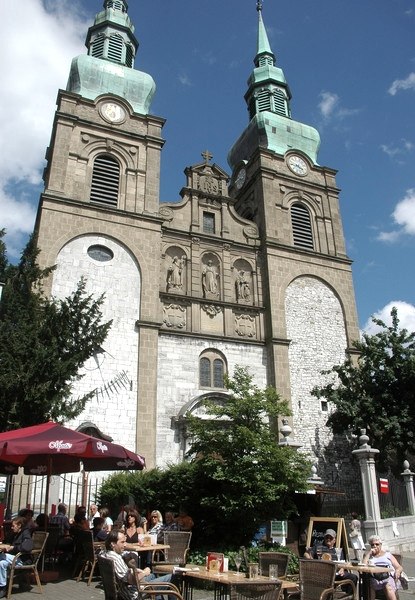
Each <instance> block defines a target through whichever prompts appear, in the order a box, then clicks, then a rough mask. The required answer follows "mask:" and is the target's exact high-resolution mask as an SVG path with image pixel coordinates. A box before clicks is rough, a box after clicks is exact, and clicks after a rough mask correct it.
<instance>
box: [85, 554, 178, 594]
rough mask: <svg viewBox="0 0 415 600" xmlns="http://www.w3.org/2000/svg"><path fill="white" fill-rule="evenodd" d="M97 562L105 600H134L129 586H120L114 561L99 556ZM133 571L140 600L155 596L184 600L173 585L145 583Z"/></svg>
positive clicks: (135, 571) (135, 570)
mask: <svg viewBox="0 0 415 600" xmlns="http://www.w3.org/2000/svg"><path fill="white" fill-rule="evenodd" d="M97 561H98V566H99V572H100V574H101V578H102V584H103V587H104V594H105V600H132V597H133V593H132V591H130V589H129V586H128V585H127V584H125V585H123V584H120V583H119V582H118V581H117V577H116V575H115V568H114V561H113V560H111V558H108V557H106V556H104V555H99V556H98V557H97ZM133 571H134V575H135V578H136V585H137V589H138V593H139V600H145V598H153V597H155V596H157V597H159V596H163V597H164V596H167V595H169V596H171V597H174V598H176V599H177V600H183V598H182V596H181V594H180V593H179V591H178V589H177V588H176V587H175V586H174V585H173V584H171V583H165V582H163V583H156V582H154V584H153V582H148V583H146V582H144V583H143V582H141V581H139V579H138V573H137V569H136V568H134V569H133ZM133 590H134V588H133Z"/></svg>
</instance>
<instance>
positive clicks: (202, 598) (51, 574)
mask: <svg viewBox="0 0 415 600" xmlns="http://www.w3.org/2000/svg"><path fill="white" fill-rule="evenodd" d="M41 579H43V580H45V579H48V582H47V583H45V582H43V586H42V588H43V595H42V596H41V595H40V594H39V589H38V587H37V585H36V584H32V589H31V590H30V591H29V592H20V591H19V586H18V585H17V584H16V585H15V586H14V587H13V592H12V595H11V598H10V600H105V594H104V589H103V587H102V584H101V579H100V577H99V576H97V577H95V576H94V577H93V579H92V582H91V585H89V586H88V585H87V580H86V579H85V580H84V581H80V582H79V583H77V581H76V579H75V578H73V577H72V576H71V573H65V572H61V573H58V572H57V571H45V572H44V574H41ZM193 600H213V591H209V590H194V593H193Z"/></svg>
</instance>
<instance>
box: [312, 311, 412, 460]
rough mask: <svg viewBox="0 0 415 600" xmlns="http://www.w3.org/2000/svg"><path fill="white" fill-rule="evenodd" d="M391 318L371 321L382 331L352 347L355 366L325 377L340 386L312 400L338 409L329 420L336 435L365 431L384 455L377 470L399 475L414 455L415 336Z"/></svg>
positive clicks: (395, 317)
mask: <svg viewBox="0 0 415 600" xmlns="http://www.w3.org/2000/svg"><path fill="white" fill-rule="evenodd" d="M391 317H392V324H391V325H390V326H387V325H386V323H384V322H383V321H382V320H380V319H375V318H373V319H372V320H373V322H374V323H375V324H376V325H378V326H379V327H380V328H381V329H380V331H379V332H378V333H375V334H374V335H369V334H363V337H362V339H361V340H360V341H357V342H355V343H354V346H355V348H356V349H357V351H358V352H359V358H358V361H357V363H354V362H353V361H352V360H351V359H350V358H349V359H347V360H346V361H345V362H344V363H343V364H342V365H336V366H334V367H333V369H332V370H331V371H330V372H327V373H331V374H335V375H336V376H337V378H336V380H335V381H333V382H331V383H329V384H327V385H325V386H323V387H320V388H315V389H314V390H313V394H314V395H315V396H317V397H319V398H321V397H323V398H325V399H327V400H328V401H330V402H332V403H333V404H334V405H335V407H336V410H335V412H333V413H332V414H331V415H330V417H329V419H328V425H329V426H330V427H331V428H332V430H333V432H334V433H343V432H345V431H347V430H350V431H354V432H356V433H358V432H359V430H360V428H366V429H367V431H368V435H369V436H370V444H371V446H372V447H374V448H378V449H379V450H380V461H379V466H380V467H381V468H384V469H387V468H392V469H393V470H394V471H396V472H400V471H402V463H403V461H404V460H405V459H406V458H409V457H410V456H411V455H413V454H415V433H414V432H415V333H408V331H407V330H406V329H400V328H399V319H398V315H397V310H396V308H393V309H392V311H391Z"/></svg>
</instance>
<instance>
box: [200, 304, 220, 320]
mask: <svg viewBox="0 0 415 600" xmlns="http://www.w3.org/2000/svg"><path fill="white" fill-rule="evenodd" d="M202 309H203V310H204V311H205V313H206V314H207V315H209V317H212V318H213V317H216V315H219V314H220V313H221V312H222V308H221V307H220V306H215V305H214V304H202Z"/></svg>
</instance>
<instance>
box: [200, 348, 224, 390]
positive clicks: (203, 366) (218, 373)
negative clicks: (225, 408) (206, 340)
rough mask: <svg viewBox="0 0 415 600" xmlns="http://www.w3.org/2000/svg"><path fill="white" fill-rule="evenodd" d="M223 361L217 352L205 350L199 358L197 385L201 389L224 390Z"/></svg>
mask: <svg viewBox="0 0 415 600" xmlns="http://www.w3.org/2000/svg"><path fill="white" fill-rule="evenodd" d="M225 372H226V365H225V360H224V358H223V357H222V355H221V354H220V353H219V352H216V351H215V350H207V351H206V352H203V354H201V356H200V361H199V385H200V387H201V388H215V389H224V387H225V384H224V375H225Z"/></svg>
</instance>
